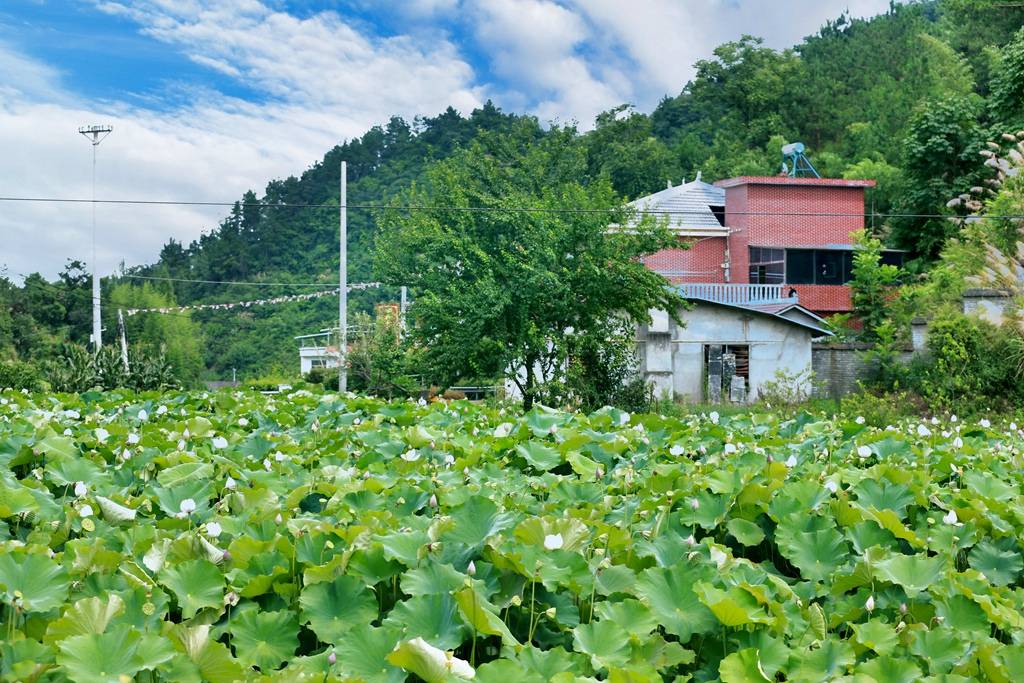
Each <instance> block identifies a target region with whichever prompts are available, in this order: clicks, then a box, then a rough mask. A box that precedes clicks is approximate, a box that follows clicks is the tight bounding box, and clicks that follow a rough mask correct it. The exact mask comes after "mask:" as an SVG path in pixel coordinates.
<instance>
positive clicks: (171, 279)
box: [114, 275, 338, 289]
mask: <svg viewBox="0 0 1024 683" xmlns="http://www.w3.org/2000/svg"><path fill="white" fill-rule="evenodd" d="M114 277H115V278H118V277H124V278H131V279H133V280H157V281H161V282H190V283H193V284H201V285H245V286H247V287H323V288H324V289H337V288H338V283H337V282H335V283H329V282H243V281H239V280H189V279H187V278H181V277H157V276H152V275H116V276H114Z"/></svg>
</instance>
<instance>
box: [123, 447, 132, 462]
mask: <svg viewBox="0 0 1024 683" xmlns="http://www.w3.org/2000/svg"><path fill="white" fill-rule="evenodd" d="M131 457H132V451H131V449H130V448H125V449H124V450H122V451H121V459H122V460H125V461H127V460H131Z"/></svg>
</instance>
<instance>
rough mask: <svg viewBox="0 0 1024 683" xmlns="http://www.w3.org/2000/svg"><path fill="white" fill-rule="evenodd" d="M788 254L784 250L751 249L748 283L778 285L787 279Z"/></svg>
mask: <svg viewBox="0 0 1024 683" xmlns="http://www.w3.org/2000/svg"><path fill="white" fill-rule="evenodd" d="M785 258H786V252H785V250H783V249H768V248H765V247H750V270H749V271H748V280H747V281H748V282H750V283H751V284H758V285H776V284H779V283H781V282H782V281H783V280H784V279H785V274H786V261H785Z"/></svg>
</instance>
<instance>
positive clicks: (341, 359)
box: [338, 161, 348, 393]
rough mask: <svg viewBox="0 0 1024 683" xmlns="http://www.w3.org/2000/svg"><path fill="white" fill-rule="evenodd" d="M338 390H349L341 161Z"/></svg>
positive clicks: (345, 213) (345, 198)
mask: <svg viewBox="0 0 1024 683" xmlns="http://www.w3.org/2000/svg"><path fill="white" fill-rule="evenodd" d="M338 207H339V208H338V222H339V230H338V231H339V233H340V234H339V239H338V242H339V245H338V391H339V392H341V393H345V392H346V391H348V368H347V367H346V363H347V360H348V359H347V358H346V356H347V354H348V165H347V164H346V163H345V162H344V161H343V162H341V187H340V193H339V195H338Z"/></svg>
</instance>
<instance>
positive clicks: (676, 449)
mask: <svg viewBox="0 0 1024 683" xmlns="http://www.w3.org/2000/svg"><path fill="white" fill-rule="evenodd" d="M668 452H669V454H670V455H673V456H675V457H677V458H678V457H679V456H680V455H682V454H683V453H685V452H686V449H685V448H683V447H682V446H680V445H679V444H675V445H674V446H672V448H670V449H668Z"/></svg>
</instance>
